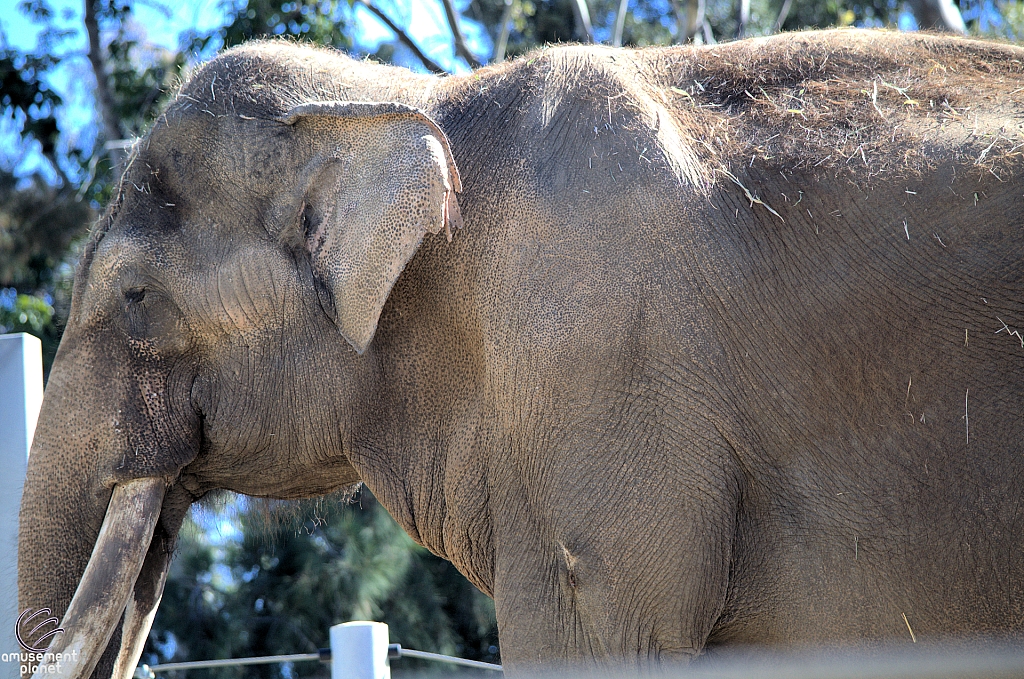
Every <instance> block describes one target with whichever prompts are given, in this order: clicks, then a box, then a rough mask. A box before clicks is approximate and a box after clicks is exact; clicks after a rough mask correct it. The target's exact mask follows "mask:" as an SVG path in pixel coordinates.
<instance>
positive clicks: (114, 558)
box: [18, 333, 192, 679]
mask: <svg viewBox="0 0 1024 679" xmlns="http://www.w3.org/2000/svg"><path fill="white" fill-rule="evenodd" d="M69 335H70V337H69ZM97 353H98V352H97V351H94V350H93V348H92V347H89V348H87V349H83V348H82V347H81V346H78V345H77V342H76V341H75V337H74V336H73V334H72V333H66V335H65V341H64V342H63V343H62V345H61V348H60V351H59V352H58V356H57V358H56V360H55V361H54V367H53V370H52V371H51V373H50V380H49V383H48V384H47V388H46V393H45V395H44V399H43V406H42V409H41V411H40V415H39V423H38V425H37V428H36V433H35V436H34V438H33V442H32V450H31V453H30V456H29V463H28V473H27V475H26V478H25V488H24V492H23V495H22V505H21V516H20V528H19V545H18V546H19V548H18V598H19V607H20V611H21V612H22V622H21V624H19V626H18V634H19V639H20V640H21V641H22V644H23V646H25V650H26V651H28V652H32V653H40V652H43V651H45V652H46V653H52V654H55V655H54V656H49V658H46V657H43V658H39V657H35V658H34V660H33V661H31V662H29V663H28V664H29V666H30V667H31V669H32V670H33V671H34V672H35V676H38V677H50V676H54V674H57V676H61V677H76V678H83V679H85V678H88V677H90V676H94V677H96V679H107V678H108V677H113V678H114V679H123V678H124V677H130V676H131V674H132V673H133V672H134V669H135V663H137V661H138V658H139V656H140V654H141V653H142V649H143V646H144V644H145V640H146V636H147V634H148V632H149V627H150V624H151V623H152V619H153V615H154V613H155V610H156V607H157V604H158V603H159V600H160V596H161V594H162V590H163V583H164V578H165V577H166V571H167V568H168V566H169V561H170V554H171V551H172V548H173V543H174V539H175V536H176V535H177V531H178V528H179V527H180V525H181V521H182V520H183V519H184V516H185V513H186V511H187V509H188V506H189V504H190V503H191V500H192V498H191V496H190V495H188V493H187V492H186V491H184V490H183V489H181V488H180V487H178V486H176V485H174V484H173V481H174V479H175V478H176V477H177V474H178V471H179V470H180V468H181V466H182V460H184V461H185V462H187V460H188V457H187V455H182V456H177V457H172V459H170V461H165V462H162V463H161V464H156V463H154V462H153V460H157V458H156V457H155V456H154V455H152V454H149V452H148V451H153V450H160V449H164V450H166V449H168V448H170V447H171V446H174V445H175V443H174V440H173V439H170V438H168V437H164V438H162V439H161V438H156V437H154V436H146V435H144V434H145V433H146V431H147V429H148V428H151V427H152V426H154V425H153V423H154V422H155V423H156V425H155V426H160V427H164V428H169V427H170V426H171V425H169V424H167V422H168V420H167V419H166V418H165V419H163V420H157V419H144V418H142V417H140V416H139V415H138V412H139V411H140V409H139V407H138V406H135V405H134V402H133V400H132V395H133V394H134V393H136V392H138V393H152V392H155V391H157V388H150V389H149V390H147V391H146V392H142V390H140V389H138V388H137V387H134V386H133V384H132V383H131V382H130V381H129V380H126V379H124V378H123V377H121V376H119V375H117V374H116V373H115V372H114V370H113V369H112V368H109V367H108V365H109V364H105V363H103V362H101V361H99V360H97V358H96V355H97ZM83 366H85V367H87V368H88V369H86V368H83ZM111 385H113V386H111ZM136 400H138V399H136ZM151 412H154V413H155V412H156V408H153V409H151ZM177 428H178V429H180V430H183V431H190V430H191V428H190V427H189V426H188V423H186V424H185V425H184V426H179V427H177ZM167 457H171V456H167ZM56 618H62V620H61V622H60V623H59V627H60V628H61V630H62V631H60V632H57V631H56V630H57V628H58V624H57V622H56ZM47 621H48V622H47ZM122 621H123V622H122ZM44 622H45V624H41V623H44ZM56 654H59V655H56ZM40 660H42V661H43V662H42V663H40ZM49 660H53V661H54V663H56V662H57V661H59V662H60V667H59V668H54V669H52V670H51V669H49V668H48V667H47V665H48V664H49V662H48V661H49ZM36 665H39V667H38V668H36V667H35V666H36ZM23 671H25V672H27V669H26V668H24V667H23ZM23 676H24V675H23Z"/></svg>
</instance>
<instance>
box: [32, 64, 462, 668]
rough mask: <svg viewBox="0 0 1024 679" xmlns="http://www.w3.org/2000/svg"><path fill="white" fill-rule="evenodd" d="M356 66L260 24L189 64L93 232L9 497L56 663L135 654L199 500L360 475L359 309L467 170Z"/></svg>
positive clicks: (365, 400)
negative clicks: (14, 501)
mask: <svg viewBox="0 0 1024 679" xmlns="http://www.w3.org/2000/svg"><path fill="white" fill-rule="evenodd" d="M282 55H283V56H282ZM269 56H274V57H275V58H269ZM354 63H355V62H351V60H348V59H347V58H346V57H343V56H341V55H335V54H333V53H318V52H314V51H312V50H300V49H298V48H295V47H292V46H286V45H266V44H265V45H261V46H256V47H246V48H241V49H238V50H235V51H233V52H230V53H227V54H225V55H223V56H221V57H220V58H218V59H217V60H215V61H214V62H212V63H210V64H208V65H206V66H204V67H203V68H201V69H199V70H198V71H197V72H196V73H195V74H194V75H193V76H192V77H191V78H190V79H189V81H188V82H187V83H186V84H185V85H184V86H183V87H182V88H181V91H180V92H179V93H178V95H177V97H176V98H175V100H174V101H173V102H172V103H171V105H170V106H169V108H168V109H167V110H166V112H165V113H164V114H163V115H162V116H161V117H160V119H159V121H158V122H157V123H156V124H155V126H154V127H153V129H152V130H151V131H150V132H149V134H147V135H146V136H145V138H143V139H142V140H140V141H139V142H138V143H137V144H136V145H135V147H134V149H133V151H132V153H131V157H130V159H129V161H128V165H127V169H126V171H125V173H124V176H123V179H122V181H121V183H120V188H119V191H118V194H117V196H116V198H115V199H114V201H113V203H112V205H111V206H110V208H109V210H108V212H107V214H106V216H105V217H104V218H103V220H102V221H101V223H99V224H98V225H97V227H96V228H95V229H94V233H93V235H92V238H91V240H90V242H89V244H88V247H87V249H86V251H85V253H84V255H83V257H82V259H81V262H80V264H79V267H78V270H77V273H76V276H75V285H74V293H73V303H72V307H71V311H70V317H69V319H68V323H67V329H66V331H65V334H64V338H63V341H62V343H61V346H60V350H59V352H58V355H57V357H56V360H55V362H54V365H53V369H52V372H51V374H50V379H49V384H48V387H47V390H46V395H45V399H44V403H43V407H42V412H41V414H40V418H39V425H38V429H37V431H36V434H35V439H34V442H33V445H32V451H31V456H30V462H29V468H28V476H27V479H26V484H25V490H24V499H23V503H22V512H21V529H20V557H19V597H20V608H21V609H22V610H25V609H42V608H50V609H51V610H53V611H54V612H55V614H56V615H63V621H62V623H61V628H62V629H63V630H64V631H63V632H62V633H60V634H56V635H55V638H54V640H53V643H52V645H51V646H50V651H51V652H55V653H72V654H73V656H74V658H76V659H77V661H76V662H71V663H67V662H65V665H64V666H65V668H66V667H68V666H69V665H70V666H71V672H70V674H67V670H66V669H65V670H64V672H65V676H74V677H88V676H90V675H93V674H94V670H95V676H104V677H106V676H111V674H113V676H114V677H127V676H130V675H131V672H132V671H133V670H134V667H135V664H136V663H137V661H138V658H139V655H140V653H141V651H142V647H143V644H144V641H145V638H146V635H147V633H148V630H149V626H150V623H151V621H152V618H153V615H154V613H155V610H156V606H157V604H158V602H159V599H160V595H161V591H162V587H163V581H164V577H165V574H166V572H167V568H168V563H169V559H170V554H171V551H172V548H173V543H174V538H175V535H176V533H177V531H178V528H179V526H180V524H181V522H182V520H183V517H184V515H185V512H186V510H187V509H188V507H189V506H190V504H191V503H192V502H193V501H195V500H196V499H197V498H199V497H201V496H203V495H204V494H205V493H207V492H208V491H210V490H211V489H216V488H226V489H230V490H234V491H237V492H241V493H247V494H250V495H254V496H264V497H275V498H294V497H299V496H312V495H316V494H322V493H325V492H329V491H331V490H333V489H337V488H340V487H343V486H346V485H350V484H353V483H356V482H358V481H359V479H360V475H359V474H358V473H357V471H356V469H355V468H354V467H353V465H352V463H351V462H350V460H349V456H348V452H349V451H348V450H347V448H348V443H347V441H348V440H349V437H350V436H351V435H352V432H351V431H350V430H349V429H348V428H347V425H346V422H348V421H350V420H351V418H353V417H357V416H358V413H359V412H366V411H367V409H370V410H372V408H373V403H374V399H375V398H376V396H375V395H374V393H373V391H372V385H373V384H374V383H375V382H376V380H375V373H376V371H378V370H379V369H380V366H379V364H378V362H376V361H375V360H374V358H373V350H372V348H371V347H370V343H371V340H372V338H373V336H374V332H375V328H376V327H377V324H378V320H379V318H380V316H381V312H382V308H383V307H384V305H385V302H386V300H387V299H388V295H389V292H390V291H391V289H392V286H393V285H394V284H395V281H396V279H397V278H398V276H399V274H400V273H401V272H402V270H403V268H404V267H405V266H406V264H407V262H408V261H409V260H410V258H411V257H412V256H413V255H414V253H415V252H416V250H417V248H418V247H419V245H420V242H421V240H422V239H423V238H424V236H425V235H426V234H438V233H439V232H441V231H442V230H443V231H446V232H447V234H448V237H449V239H450V238H451V228H452V226H459V225H460V223H461V221H460V216H459V208H458V204H457V202H456V199H455V192H457V191H459V190H460V189H461V184H460V179H459V174H458V170H457V169H456V166H455V162H454V159H453V157H452V153H451V150H450V148H449V142H448V139H447V137H446V136H445V133H444V132H443V131H442V130H441V128H440V127H438V125H437V123H435V122H434V121H433V120H432V119H431V118H430V117H428V115H427V114H425V113H424V112H423V111H422V110H420V109H419V108H417V107H415V106H411V105H407V104H403V103H398V102H397V101H384V102H360V101H344V100H343V99H344V95H346V94H349V95H352V94H353V93H354V94H355V95H356V97H358V96H359V94H358V92H354V91H353V90H352V89H351V87H352V85H351V82H348V83H347V84H339V83H340V82H341V81H343V80H344V78H338V77H337V73H336V72H332V71H331V69H332V68H333V69H337V70H338V71H340V72H344V69H346V68H349V69H351V68H352V67H353V66H352V65H353V64H354ZM380 68H382V69H383V68H384V67H380ZM393 72H394V70H390V69H389V73H393ZM408 78H409V80H410V82H412V83H413V84H412V85H408V89H409V91H412V90H414V89H415V87H419V86H421V85H422V82H421V80H417V79H416V78H417V77H415V76H412V74H408ZM346 87H348V88H349V89H345V88H346ZM395 98H396V99H397V98H398V97H397V96H396V97H395ZM405 98H406V99H407V100H415V97H411V95H409V94H408V93H407V94H406V97H405ZM240 469H244V470H246V471H244V472H242V473H239V471H238V470H240ZM47 631H51V630H49V629H48V628H44V629H42V630H39V631H38V632H37V634H43V633H44V632H47ZM30 642H31V640H30ZM45 643H46V642H44V645H45Z"/></svg>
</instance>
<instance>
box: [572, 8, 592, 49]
mask: <svg viewBox="0 0 1024 679" xmlns="http://www.w3.org/2000/svg"><path fill="white" fill-rule="evenodd" d="M572 13H573V17H574V18H575V19H576V37H577V38H580V40H582V41H584V42H594V26H593V25H592V24H591V23H590V9H589V8H588V7H587V0H573V1H572Z"/></svg>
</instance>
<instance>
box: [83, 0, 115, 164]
mask: <svg viewBox="0 0 1024 679" xmlns="http://www.w3.org/2000/svg"><path fill="white" fill-rule="evenodd" d="M98 2H100V0H85V32H86V33H88V34H89V64H90V65H91V66H92V72H93V75H94V76H95V77H96V105H97V106H98V107H99V109H100V120H101V121H102V123H103V138H104V140H106V141H116V140H118V139H120V138H121V137H122V134H121V125H120V123H119V120H118V117H117V113H116V111H115V110H114V97H113V95H111V93H110V83H109V82H108V80H107V64H106V57H105V55H104V54H103V46H102V45H101V44H100V25H99V21H98V20H97V18H96V4H97V3H98ZM107 153H108V155H109V156H110V159H111V161H113V162H114V164H115V165H117V164H118V163H119V161H120V159H121V157H122V156H121V155H120V154H118V153H116V152H114V151H108V152H107Z"/></svg>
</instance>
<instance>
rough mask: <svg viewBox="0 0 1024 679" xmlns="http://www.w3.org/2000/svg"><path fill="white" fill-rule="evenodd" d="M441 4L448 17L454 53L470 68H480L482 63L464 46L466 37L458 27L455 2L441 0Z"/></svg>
mask: <svg viewBox="0 0 1024 679" xmlns="http://www.w3.org/2000/svg"><path fill="white" fill-rule="evenodd" d="M441 4H443V5H444V13H445V16H447V17H448V25H449V26H450V27H451V29H452V37H453V38H454V39H455V54H457V55H459V56H460V57H462V58H463V59H465V60H466V63H467V64H469V65H470V67H471V68H480V67H481V66H482V65H483V64H481V63H480V60H479V59H477V58H476V57H475V56H473V53H472V52H470V51H469V47H467V46H466V38H465V36H464V35H462V29H461V28H459V15H458V13H457V12H456V11H455V3H454V2H453V1H452V0H443V1H442V3H441Z"/></svg>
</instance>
